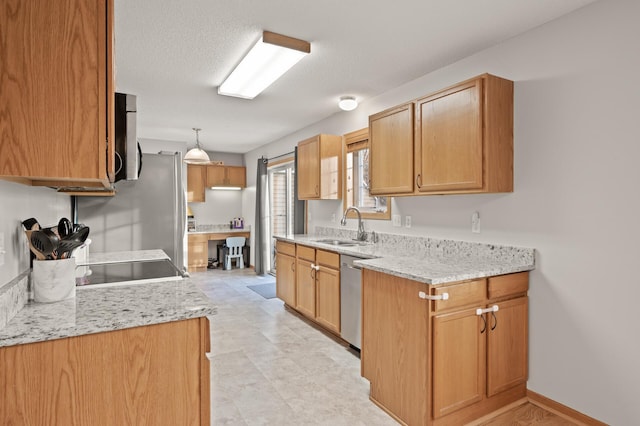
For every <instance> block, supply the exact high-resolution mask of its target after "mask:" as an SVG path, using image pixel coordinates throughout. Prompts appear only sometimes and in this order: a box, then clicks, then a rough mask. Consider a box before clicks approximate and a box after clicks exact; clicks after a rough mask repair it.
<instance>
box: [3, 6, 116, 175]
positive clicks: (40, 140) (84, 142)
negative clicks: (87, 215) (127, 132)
mask: <svg viewBox="0 0 640 426" xmlns="http://www.w3.org/2000/svg"><path fill="white" fill-rule="evenodd" d="M6 7H8V6H3V8H6ZM10 9H11V13H9V11H8V10H5V13H2V14H0V40H3V44H2V60H1V61H0V93H2V96H0V111H2V113H1V114H0V135H1V136H0V177H2V178H3V179H8V180H13V181H17V182H21V183H24V184H29V185H46V186H53V187H74V186H82V187H96V188H108V187H110V186H111V181H113V178H114V174H115V173H114V171H115V170H114V141H113V133H114V131H113V130H114V127H113V126H114V124H113V100H114V93H113V92H114V84H113V83H114V80H113V0H70V1H67V2H64V4H62V5H61V4H59V3H57V2H30V1H18V2H14V3H13V6H12V7H11V8H10Z"/></svg>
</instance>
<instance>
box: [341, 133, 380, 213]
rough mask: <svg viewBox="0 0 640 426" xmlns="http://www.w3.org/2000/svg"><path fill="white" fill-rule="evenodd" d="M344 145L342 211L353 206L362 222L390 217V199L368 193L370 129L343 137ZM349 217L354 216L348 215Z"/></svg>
mask: <svg viewBox="0 0 640 426" xmlns="http://www.w3.org/2000/svg"><path fill="white" fill-rule="evenodd" d="M343 140H344V144H345V151H346V155H345V163H346V164H345V167H344V170H345V172H344V173H345V176H344V182H345V183H344V185H345V188H344V191H343V198H342V201H343V209H344V210H346V209H347V207H350V206H355V207H357V208H358V210H360V213H361V214H362V217H363V218H364V219H383V220H389V219H390V218H391V203H390V202H389V197H376V196H372V195H371V194H369V130H368V129H361V130H357V131H355V132H351V133H347V134H346V135H344V137H343ZM348 217H355V213H353V212H349V215H348Z"/></svg>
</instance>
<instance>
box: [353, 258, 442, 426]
mask: <svg viewBox="0 0 640 426" xmlns="http://www.w3.org/2000/svg"><path fill="white" fill-rule="evenodd" d="M362 273H363V279H362V318H363V328H362V348H361V352H360V355H361V362H362V374H363V376H364V377H366V378H367V379H369V381H370V382H371V393H370V395H371V398H372V399H373V400H374V401H376V402H377V403H379V404H381V405H382V406H384V407H385V409H386V410H388V411H390V412H391V413H393V415H394V416H395V417H397V418H398V419H400V420H401V421H402V422H404V423H405V424H409V425H424V424H427V422H428V415H429V413H428V410H427V408H428V405H427V401H429V399H430V389H428V386H427V379H428V373H427V371H428V370H427V365H428V364H427V361H428V356H429V355H428V353H429V347H430V344H429V342H428V336H429V326H428V322H429V321H428V309H427V306H428V304H427V303H426V302H425V301H424V300H423V299H420V298H419V297H418V292H420V291H426V285H425V284H422V283H418V282H416V281H410V280H407V279H404V278H399V277H394V276H390V275H386V274H383V273H380V272H375V271H371V270H369V269H364V270H363V271H362Z"/></svg>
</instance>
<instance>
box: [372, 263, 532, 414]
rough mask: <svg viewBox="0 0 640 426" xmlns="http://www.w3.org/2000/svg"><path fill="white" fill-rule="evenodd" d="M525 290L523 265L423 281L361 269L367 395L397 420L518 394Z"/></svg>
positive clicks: (491, 407)
mask: <svg viewBox="0 0 640 426" xmlns="http://www.w3.org/2000/svg"><path fill="white" fill-rule="evenodd" d="M527 290H528V273H527V272H524V273H517V274H509V275H503V276H497V277H490V278H488V279H484V278H483V279H477V280H471V281H464V282H458V283H449V284H443V285H436V286H429V285H427V284H423V283H419V282H416V281H412V280H408V279H405V278H399V277H395V276H390V275H387V274H384V273H381V272H376V271H371V270H368V269H365V270H364V271H363V342H362V352H361V362H362V375H363V377H365V378H366V379H368V380H369V381H370V383H371V398H372V400H373V401H374V402H376V404H378V405H380V406H381V407H382V408H383V409H384V410H385V411H387V412H389V413H390V414H391V415H392V416H394V417H395V418H396V419H398V420H399V421H401V422H403V423H406V424H423V425H439V424H465V423H468V422H470V421H472V420H475V419H477V418H479V417H482V416H483V415H485V414H488V413H489V412H492V411H495V410H496V409H498V408H500V407H503V406H505V405H507V404H509V403H511V402H514V401H516V400H518V399H520V398H522V397H524V396H525V395H526V380H527V350H528V337H527V336H528V332H527V330H528V322H527V321H528V320H527V316H528V315H527V304H528V298H527V296H526V293H527ZM444 293H447V295H448V299H446V300H428V299H430V298H431V299H438V298H440V297H442V295H443V294H444ZM494 306H497V308H494Z"/></svg>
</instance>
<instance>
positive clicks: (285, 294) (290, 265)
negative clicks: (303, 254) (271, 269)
mask: <svg viewBox="0 0 640 426" xmlns="http://www.w3.org/2000/svg"><path fill="white" fill-rule="evenodd" d="M276 253H277V254H276V256H277V257H276V296H277V297H278V298H279V299H280V300H282V301H283V302H284V303H286V304H287V305H289V306H291V307H294V308H295V306H296V245H295V244H291V243H287V242H285V241H276Z"/></svg>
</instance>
